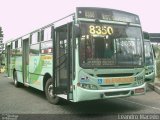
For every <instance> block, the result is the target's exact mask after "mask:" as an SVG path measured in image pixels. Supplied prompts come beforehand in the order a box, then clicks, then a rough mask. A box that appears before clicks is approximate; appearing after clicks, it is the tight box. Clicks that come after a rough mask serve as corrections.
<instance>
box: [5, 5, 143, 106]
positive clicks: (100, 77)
mask: <svg viewBox="0 0 160 120" xmlns="http://www.w3.org/2000/svg"><path fill="white" fill-rule="evenodd" d="M6 57H7V61H6V69H7V75H8V77H11V78H12V79H13V80H14V84H15V86H16V87H18V86H19V85H20V84H24V85H25V86H30V87H33V88H36V89H39V90H41V91H44V92H45V95H46V98H47V99H48V101H49V102H50V103H53V104H59V103H60V101H61V99H65V100H68V101H71V102H80V101H87V100H99V99H108V98H117V97H127V96H132V95H142V94H145V92H146V83H145V81H144V79H145V68H144V47H143V34H142V29H141V24H140V20H139V17H138V16H137V15H135V14H132V13H128V12H125V11H120V10H114V9H108V8H96V7H77V8H76V10H75V12H73V13H72V14H70V15H68V16H66V17H64V18H62V19H59V20H57V21H55V22H53V23H51V24H48V25H46V26H44V27H42V28H39V29H37V30H35V31H32V32H30V33H28V34H26V35H23V36H21V37H19V38H17V39H15V40H12V41H9V42H7V43H6Z"/></svg>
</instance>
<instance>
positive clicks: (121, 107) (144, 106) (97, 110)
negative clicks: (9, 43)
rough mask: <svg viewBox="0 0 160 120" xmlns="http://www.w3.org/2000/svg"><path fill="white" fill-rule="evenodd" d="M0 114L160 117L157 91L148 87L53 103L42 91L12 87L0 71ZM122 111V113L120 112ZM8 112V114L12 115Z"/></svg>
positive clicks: (11, 82) (159, 101)
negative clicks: (121, 95) (113, 96)
mask: <svg viewBox="0 0 160 120" xmlns="http://www.w3.org/2000/svg"><path fill="white" fill-rule="evenodd" d="M0 114H1V116H0V119H2V120H5V119H4V118H5V117H6V114H9V115H10V114H11V115H17V114H18V115H21V114H23V115H24V116H25V115H26V116H27V117H28V116H32V115H34V116H33V117H35V118H37V116H36V115H39V114H40V115H44V116H45V117H46V116H50V117H51V118H52V117H53V116H52V115H54V116H56V117H58V118H61V117H65V119H66V118H68V117H71V116H72V115H74V117H75V118H77V117H81V118H83V117H82V116H84V118H86V119H93V118H96V119H101V118H105V117H106V115H107V117H111V118H112V119H113V117H114V119H122V118H124V117H126V116H123V115H125V114H129V115H132V114H134V115H140V114H142V115H143V114H145V115H146V114H147V115H148V114H151V115H153V114H156V115H157V116H156V117H157V118H158V119H160V95H159V94H157V93H156V92H154V91H152V90H150V89H149V90H148V91H147V93H146V94H145V95H141V96H133V97H128V98H116V99H107V100H99V101H87V102H79V103H71V102H66V101H63V103H62V105H52V104H50V103H49V102H48V101H47V100H46V98H45V94H44V92H41V91H39V90H36V89H33V88H27V87H20V88H15V87H14V84H13V80H11V79H9V78H7V77H5V76H4V74H0ZM28 114H30V115H28ZM93 114H94V115H93ZM121 114H122V117H121V116H119V115H121ZM11 115H10V116H9V117H12V116H11ZM138 117H139V116H138ZM19 118H21V117H20V116H19ZM75 118H74V119H75ZM84 118H83V119H84ZM68 119H70V118H68ZM105 119H106V118H105ZM135 119H136V118H135ZM39 120H40V118H39Z"/></svg>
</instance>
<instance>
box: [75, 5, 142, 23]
mask: <svg viewBox="0 0 160 120" xmlns="http://www.w3.org/2000/svg"><path fill="white" fill-rule="evenodd" d="M77 17H78V18H87V19H95V20H96V19H98V20H106V21H117V22H129V23H135V24H140V21H139V17H138V16H137V15H135V14H132V13H128V12H124V11H119V10H112V9H106V8H90V7H78V8H77Z"/></svg>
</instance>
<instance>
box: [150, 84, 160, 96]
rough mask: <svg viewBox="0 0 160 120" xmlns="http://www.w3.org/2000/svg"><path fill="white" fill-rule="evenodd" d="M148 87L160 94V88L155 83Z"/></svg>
mask: <svg viewBox="0 0 160 120" xmlns="http://www.w3.org/2000/svg"><path fill="white" fill-rule="evenodd" d="M148 87H149V88H151V89H152V90H154V91H155V92H156V93H158V94H160V87H159V86H156V85H154V83H148Z"/></svg>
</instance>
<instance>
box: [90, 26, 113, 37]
mask: <svg viewBox="0 0 160 120" xmlns="http://www.w3.org/2000/svg"><path fill="white" fill-rule="evenodd" d="M89 33H90V34H93V35H95V34H96V35H112V34H113V28H112V27H111V26H100V25H89Z"/></svg>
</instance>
